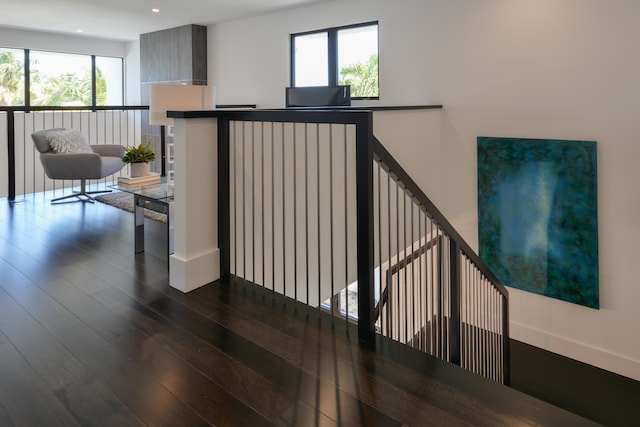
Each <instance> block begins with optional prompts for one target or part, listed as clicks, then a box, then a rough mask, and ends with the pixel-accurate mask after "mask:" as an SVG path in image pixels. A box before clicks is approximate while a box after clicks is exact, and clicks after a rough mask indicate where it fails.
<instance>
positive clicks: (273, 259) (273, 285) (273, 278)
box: [271, 122, 276, 293]
mask: <svg viewBox="0 0 640 427" xmlns="http://www.w3.org/2000/svg"><path fill="white" fill-rule="evenodd" d="M275 127H276V124H275V122H271V292H272V293H275V291H276V179H275V175H276V168H275V157H276V134H275Z"/></svg>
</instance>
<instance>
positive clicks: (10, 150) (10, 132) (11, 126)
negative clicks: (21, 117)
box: [7, 110, 16, 202]
mask: <svg viewBox="0 0 640 427" xmlns="http://www.w3.org/2000/svg"><path fill="white" fill-rule="evenodd" d="M7 155H8V157H9V158H8V159H7V160H8V162H9V165H8V172H9V179H8V187H9V188H8V196H9V197H8V198H9V201H10V202H13V201H15V200H16V131H15V114H14V111H13V110H8V111H7Z"/></svg>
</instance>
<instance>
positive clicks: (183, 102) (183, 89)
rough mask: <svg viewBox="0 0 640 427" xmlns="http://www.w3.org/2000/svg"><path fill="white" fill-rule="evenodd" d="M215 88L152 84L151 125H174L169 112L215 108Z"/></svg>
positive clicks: (150, 100) (150, 97)
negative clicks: (168, 115) (168, 114)
mask: <svg viewBox="0 0 640 427" xmlns="http://www.w3.org/2000/svg"><path fill="white" fill-rule="evenodd" d="M215 97H216V88H215V86H203V85H167V84H152V85H151V89H150V92H149V123H150V124H152V125H165V126H171V125H173V119H171V118H169V117H167V111H200V110H212V109H214V108H215Z"/></svg>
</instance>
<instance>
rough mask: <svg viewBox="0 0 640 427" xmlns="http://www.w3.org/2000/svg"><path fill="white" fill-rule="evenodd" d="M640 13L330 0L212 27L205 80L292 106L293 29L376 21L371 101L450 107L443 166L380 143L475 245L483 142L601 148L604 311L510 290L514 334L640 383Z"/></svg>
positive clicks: (519, 1)
mask: <svg viewBox="0 0 640 427" xmlns="http://www.w3.org/2000/svg"><path fill="white" fill-rule="evenodd" d="M639 18H640V2H635V1H628V0H611V1H606V2H603V1H600V0H513V1H505V0H483V1H477V0H447V1H446V2H444V1H439V0H397V1H394V2H390V1H387V0H343V1H340V2H337V1H328V2H324V3H320V4H317V5H312V6H306V7H300V8H297V9H292V10H287V11H281V12H278V13H273V14H270V15H264V16H261V17H255V18H251V19H245V20H240V21H235V22H227V23H223V24H219V25H216V26H213V27H210V28H209V33H210V40H209V82H210V84H213V85H215V86H216V87H217V94H218V102H219V103H256V104H258V106H259V107H282V106H283V105H284V88H285V87H286V86H287V85H288V81H289V34H291V33H295V32H300V31H306V30H315V29H322V28H326V27H331V26H338V25H347V24H353V23H359V22H365V21H371V20H378V21H379V23H380V100H379V101H377V102H371V103H370V105H415V104H443V105H444V110H443V111H442V114H441V115H440V117H441V122H440V124H439V130H438V132H439V134H440V139H439V141H438V143H436V144H429V145H430V146H431V145H435V147H433V152H432V156H429V157H425V158H424V162H425V165H428V164H435V165H437V167H436V168H429V167H425V168H423V170H422V171H420V170H419V169H420V168H419V167H416V166H417V165H419V164H420V162H421V158H420V157H417V156H416V155H413V157H412V152H413V151H412V147H411V146H410V144H409V145H405V146H403V145H402V144H399V143H398V142H397V141H395V140H394V141H393V142H391V141H388V140H387V139H388V138H392V136H389V137H387V135H385V136H384V138H382V137H381V138H380V139H381V140H382V142H383V143H385V144H388V145H389V146H390V147H392V148H390V151H392V153H393V154H394V155H396V156H397V158H398V159H399V161H400V163H402V164H404V165H405V167H406V168H407V169H409V170H410V171H411V172H414V171H415V173H416V174H417V175H418V176H415V179H416V181H418V182H420V183H423V182H424V183H426V184H425V185H426V186H427V187H428V188H426V189H425V192H426V193H427V194H428V195H429V196H431V197H432V198H433V200H434V202H435V203H436V205H437V206H438V207H439V208H440V210H442V211H443V213H444V214H445V215H446V216H447V217H448V218H449V219H450V220H451V221H452V222H453V223H454V225H455V226H456V227H457V228H458V230H459V231H460V233H461V234H462V235H463V237H465V238H466V239H467V240H468V242H469V243H470V244H471V246H472V247H477V231H478V230H477V229H478V226H477V190H476V188H477V183H476V174H477V171H476V138H477V136H480V135H482V136H508V137H533V138H554V139H587V140H595V141H597V142H598V174H599V176H598V191H599V206H598V209H599V216H598V220H599V230H600V236H599V246H600V305H601V309H600V310H592V309H587V308H584V307H581V306H578V305H574V304H569V303H565V302H562V301H558V300H554V299H550V298H545V297H541V296H538V295H535V294H531V293H526V292H521V291H518V290H511V292H510V295H511V324H512V336H513V338H515V339H518V340H522V341H524V342H527V343H530V344H533V345H536V346H539V347H542V348H545V349H548V350H550V351H553V352H556V353H560V354H563V355H566V356H569V357H572V358H575V359H578V360H581V361H584V362H587V363H590V364H593V365H595V366H599V367H601V368H604V369H607V370H609V371H613V372H617V373H620V374H623V375H626V376H628V377H631V378H634V379H636V380H640V339H638V330H640V317H639V316H638V315H637V312H638V311H639V310H638V308H639V304H640V286H639V285H638V283H637V279H636V278H635V266H634V264H635V263H636V262H637V261H636V260H635V258H636V257H637V256H638V255H640V251H638V249H637V242H638V241H639V240H640V225H638V221H637V212H638V211H639V210H640V193H639V192H638V191H637V190H636V188H635V187H636V186H637V182H638V180H639V178H640V170H639V168H638V167H637V159H638V158H640V143H638V138H640V121H639V120H638V119H637V114H638V112H639V111H640V79H639V78H638V74H639V73H638V72H639V70H640V44H638V42H637V41H638V40H640V26H638V25H637V22H638V20H639ZM376 133H379V134H383V133H385V130H384V129H380V125H378V126H377V128H376ZM385 140H387V141H385ZM418 156H423V154H419V155H418ZM433 182H436V183H437V185H433V184H431V183H433ZM434 187H435V190H434ZM432 192H434V193H433V194H432Z"/></svg>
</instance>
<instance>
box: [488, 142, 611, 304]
mask: <svg viewBox="0 0 640 427" xmlns="http://www.w3.org/2000/svg"><path fill="white" fill-rule="evenodd" d="M478 233H479V249H480V257H481V258H482V259H483V261H484V262H485V263H486V264H487V266H488V267H489V268H490V269H491V271H492V272H493V273H494V274H495V275H496V277H497V278H498V279H500V281H501V282H502V283H503V284H504V285H507V286H511V287H514V288H518V289H522V290H525V291H530V292H535V293H537V294H541V295H546V296H548V297H551V298H557V299H560V300H563V301H568V302H571V303H575V304H580V305H584V306H587V307H592V308H599V299H598V200H597V159H596V143H595V142H594V141H564V140H549V139H523V138H491V137H478Z"/></svg>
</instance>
